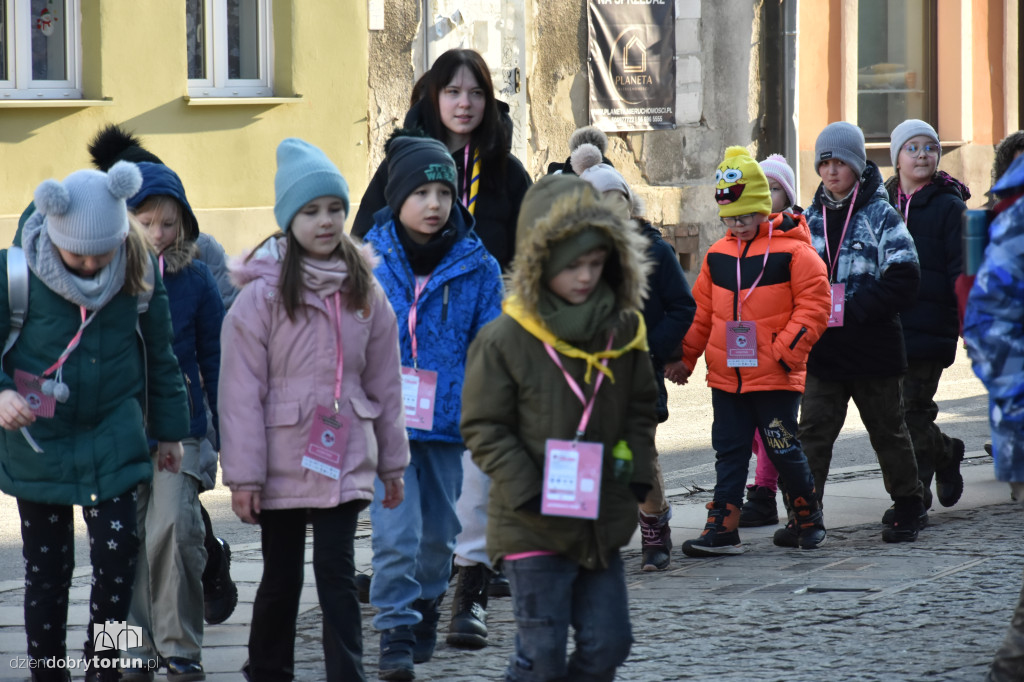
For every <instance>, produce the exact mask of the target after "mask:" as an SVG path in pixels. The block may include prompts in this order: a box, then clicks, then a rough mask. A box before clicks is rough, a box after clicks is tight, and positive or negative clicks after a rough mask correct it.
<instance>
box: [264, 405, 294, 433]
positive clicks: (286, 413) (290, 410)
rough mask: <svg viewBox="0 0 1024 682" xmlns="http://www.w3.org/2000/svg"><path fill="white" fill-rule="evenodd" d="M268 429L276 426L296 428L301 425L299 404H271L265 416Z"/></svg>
mask: <svg viewBox="0 0 1024 682" xmlns="http://www.w3.org/2000/svg"><path fill="white" fill-rule="evenodd" d="M264 418H265V422H264V423H265V425H266V426H267V428H271V427H274V426H294V425H295V424H298V423H299V403H298V402H297V401H293V402H284V403H271V404H269V405H267V408H266V412H265V414H264Z"/></svg>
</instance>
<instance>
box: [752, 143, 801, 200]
mask: <svg viewBox="0 0 1024 682" xmlns="http://www.w3.org/2000/svg"><path fill="white" fill-rule="evenodd" d="M761 170H762V171H763V172H764V176H765V177H766V178H768V179H769V180H774V181H775V182H777V183H779V184H780V185H782V189H783V190H784V191H785V192H786V199H787V200H788V201H789V204H788V205H789V206H795V205H796V203H797V201H796V177H795V176H794V175H793V168H792V167H791V166H790V165H789V163H788V162H787V161H786V157H785V156H783V155H782V154H772V155H771V156H769V157H768V158H767V159H765V160H764V161H762V162H761Z"/></svg>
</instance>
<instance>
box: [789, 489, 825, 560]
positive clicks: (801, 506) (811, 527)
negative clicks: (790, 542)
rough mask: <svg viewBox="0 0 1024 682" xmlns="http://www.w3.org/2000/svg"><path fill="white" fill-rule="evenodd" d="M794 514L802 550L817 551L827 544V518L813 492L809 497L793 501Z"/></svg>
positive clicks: (798, 540)
mask: <svg viewBox="0 0 1024 682" xmlns="http://www.w3.org/2000/svg"><path fill="white" fill-rule="evenodd" d="M793 514H794V516H793V522H794V525H795V526H796V532H797V544H798V545H799V546H800V549H817V548H818V547H821V546H822V545H823V544H825V537H826V533H825V518H824V516H823V515H822V513H821V506H820V505H819V504H818V497H817V495H815V493H814V492H813V491H812V492H811V494H810V495H809V496H808V497H803V496H799V497H796V498H795V499H794V500H793Z"/></svg>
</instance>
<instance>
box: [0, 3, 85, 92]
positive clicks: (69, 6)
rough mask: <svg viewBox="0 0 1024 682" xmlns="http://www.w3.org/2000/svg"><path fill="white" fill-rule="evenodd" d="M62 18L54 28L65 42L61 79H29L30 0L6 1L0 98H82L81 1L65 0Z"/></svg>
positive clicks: (1, 18) (3, 20) (30, 54)
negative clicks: (64, 75) (4, 73)
mask: <svg viewBox="0 0 1024 682" xmlns="http://www.w3.org/2000/svg"><path fill="white" fill-rule="evenodd" d="M65 4H66V11H67V16H66V17H60V21H61V25H60V26H58V30H60V31H62V32H63V33H64V39H65V43H66V49H67V54H66V59H67V76H68V78H67V79H65V80H33V78H32V31H33V16H32V0H7V3H6V8H5V9H6V12H5V16H3V17H0V20H2V24H3V26H2V29H3V30H4V32H5V35H4V41H5V49H6V52H7V53H6V55H5V59H6V61H7V79H6V80H4V79H2V78H0V101H3V100H40V99H81V98H82V40H81V26H82V14H81V0H65Z"/></svg>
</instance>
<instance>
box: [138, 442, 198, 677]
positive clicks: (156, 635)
mask: <svg viewBox="0 0 1024 682" xmlns="http://www.w3.org/2000/svg"><path fill="white" fill-rule="evenodd" d="M182 445H183V446H184V448H185V455H184V457H183V458H182V461H181V472H180V473H177V474H172V473H170V472H167V471H156V467H155V466H154V472H153V483H152V484H150V485H147V484H142V485H140V486H139V500H138V519H139V530H138V533H139V539H140V540H141V541H142V548H143V550H144V551H140V552H139V562H138V566H137V568H136V571H135V588H134V590H133V592H132V607H131V612H130V614H129V617H128V623H129V624H130V625H134V626H139V627H141V628H142V646H141V647H139V648H137V649H133V650H132V652H131V654H130V655H131V656H133V657H135V656H140V657H142V658H154V657H155V654H159V655H160V656H163V657H164V658H170V657H172V656H173V657H179V658H187V659H189V660H193V661H199V660H201V658H202V649H203V581H202V577H203V569H204V568H205V567H206V548H205V547H204V546H203V540H204V539H205V537H206V528H205V526H204V524H203V517H202V514H201V512H200V510H199V477H198V471H199V441H198V440H197V439H195V438H186V439H185V440H183V441H182Z"/></svg>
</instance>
